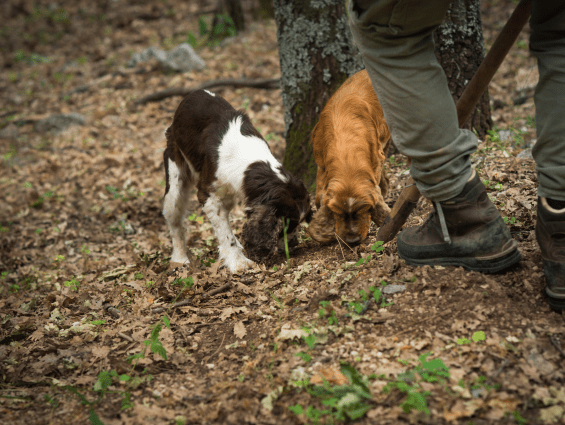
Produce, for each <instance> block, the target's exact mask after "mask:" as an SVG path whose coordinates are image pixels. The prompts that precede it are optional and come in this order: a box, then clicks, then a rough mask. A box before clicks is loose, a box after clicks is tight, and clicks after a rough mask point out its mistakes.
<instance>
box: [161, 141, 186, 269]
mask: <svg viewBox="0 0 565 425" xmlns="http://www.w3.org/2000/svg"><path fill="white" fill-rule="evenodd" d="M173 156H174V154H173V149H172V148H167V149H166V150H165V153H164V155H163V158H164V162H165V178H166V189H165V200H164V203H163V215H164V216H165V220H166V221H167V224H168V225H169V230H170V232H171V238H172V240H173V255H172V256H171V262H174V263H184V264H188V263H190V262H189V260H188V254H187V249H186V237H185V233H186V232H185V228H184V224H183V221H184V218H185V217H186V215H187V213H188V197H189V195H190V189H191V188H192V186H193V183H192V176H191V175H190V171H189V170H188V167H187V165H186V164H185V163H184V162H181V161H182V160H181V161H175V160H174V157H173ZM179 162H180V164H179Z"/></svg>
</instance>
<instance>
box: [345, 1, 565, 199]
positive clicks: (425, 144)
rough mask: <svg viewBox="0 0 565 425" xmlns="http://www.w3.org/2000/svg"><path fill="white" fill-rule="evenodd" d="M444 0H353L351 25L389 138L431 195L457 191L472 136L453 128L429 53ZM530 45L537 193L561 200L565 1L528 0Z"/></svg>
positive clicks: (445, 91) (449, 102)
mask: <svg viewBox="0 0 565 425" xmlns="http://www.w3.org/2000/svg"><path fill="white" fill-rule="evenodd" d="M449 3H450V1H449V0H427V1H421V0H351V1H350V2H349V5H348V13H349V24H350V27H351V31H352V33H353V38H354V40H355V43H356V44H357V47H358V48H359V50H360V52H361V55H362V57H363V62H364V63H365V68H366V69H367V71H368V73H369V76H370V77H371V81H372V82H373V87H374V89H375V92H376V94H377V96H378V98H379V101H380V102H381V104H382V106H383V110H384V115H385V119H386V121H387V124H388V126H389V129H390V131H391V134H392V138H393V141H394V144H395V145H396V147H397V148H398V150H399V151H400V152H401V153H403V154H404V155H407V156H409V157H410V158H411V159H412V166H411V169H410V172H411V174H412V177H413V178H414V180H415V181H416V184H417V185H418V189H419V190H420V192H421V193H422V195H424V196H425V197H426V198H428V199H430V200H432V201H444V200H447V199H450V198H452V197H454V196H456V195H458V194H459V193H460V192H461V190H462V189H463V186H464V185H465V183H466V182H467V180H468V179H469V177H470V175H471V173H472V169H471V162H470V158H469V156H470V154H471V153H473V152H474V151H475V150H476V149H477V142H478V141H477V138H476V136H475V135H474V134H473V133H472V132H471V131H468V130H462V129H459V127H458V122H457V112H456V109H455V103H454V101H453V98H452V97H451V94H450V92H449V88H448V86H447V78H446V76H445V74H444V72H443V69H442V68H441V66H440V65H439V63H438V62H437V60H436V57H435V54H434V42H433V36H432V32H433V31H434V30H435V29H436V28H437V27H438V26H439V25H440V24H441V22H442V21H443V19H444V17H445V13H446V11H447V8H448V6H449ZM530 26H531V29H532V32H531V38H530V49H531V51H532V53H533V54H534V55H535V56H536V57H537V59H538V67H539V71H540V81H539V83H538V85H537V88H536V94H535V98H534V100H535V105H536V120H537V138H538V140H537V143H536V145H535V147H534V149H533V155H534V159H535V160H536V163H537V171H538V180H539V190H538V194H539V195H540V196H542V197H549V198H553V199H557V200H565V0H540V1H536V0H533V4H532V16H531V19H530Z"/></svg>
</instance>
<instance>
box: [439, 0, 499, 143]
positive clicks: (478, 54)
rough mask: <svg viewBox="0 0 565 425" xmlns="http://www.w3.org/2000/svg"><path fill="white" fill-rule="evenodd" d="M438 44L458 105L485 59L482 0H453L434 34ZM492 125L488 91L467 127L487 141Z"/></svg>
mask: <svg viewBox="0 0 565 425" xmlns="http://www.w3.org/2000/svg"><path fill="white" fill-rule="evenodd" d="M434 41H435V44H436V48H435V50H436V57H437V60H438V61H439V63H440V64H441V66H442V67H443V70H444V71H445V74H446V75H447V79H448V81H449V90H450V91H451V95H452V96H453V99H454V100H455V101H456V102H457V99H459V97H461V94H462V93H463V90H464V89H465V86H466V85H467V84H468V82H469V81H470V80H471V78H472V77H473V75H474V73H475V71H476V70H477V68H478V67H479V65H480V64H481V62H482V60H483V59H484V56H485V48H484V40H483V31H482V27H481V11H480V0H453V2H452V3H451V5H450V6H449V10H448V12H447V17H446V19H445V20H444V21H443V23H442V24H441V26H440V27H439V28H438V29H437V30H436V31H435V33H434ZM492 125H493V123H492V118H491V115H490V98H489V94H488V89H487V90H486V91H485V93H484V94H483V96H482V97H481V99H480V100H479V103H478V104H477V107H476V108H475V110H474V112H473V113H472V114H471V117H470V118H469V119H468V120H467V123H466V124H465V125H464V126H463V128H466V129H470V130H474V131H476V133H477V135H478V136H479V138H483V137H484V136H486V134H487V131H488V130H490V129H491V128H492Z"/></svg>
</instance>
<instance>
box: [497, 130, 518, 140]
mask: <svg viewBox="0 0 565 425" xmlns="http://www.w3.org/2000/svg"><path fill="white" fill-rule="evenodd" d="M498 137H500V141H501V142H511V141H512V140H514V133H512V132H511V131H510V130H500V131H499V132H498Z"/></svg>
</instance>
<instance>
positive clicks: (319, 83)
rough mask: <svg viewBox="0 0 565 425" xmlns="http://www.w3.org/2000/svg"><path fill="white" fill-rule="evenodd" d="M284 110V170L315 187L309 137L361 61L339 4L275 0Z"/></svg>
mask: <svg viewBox="0 0 565 425" xmlns="http://www.w3.org/2000/svg"><path fill="white" fill-rule="evenodd" d="M274 5H275V19H276V22H277V39H278V44H279V57H280V63H281V86H282V90H283V103H284V108H285V126H286V130H285V138H286V150H285V158H284V166H285V167H286V168H287V169H288V170H289V171H290V172H291V173H293V174H295V175H296V176H298V177H300V178H302V179H303V180H304V183H305V184H306V186H307V187H309V188H311V189H313V188H314V187H315V186H314V185H315V181H316V171H317V166H316V163H315V161H314V154H313V152H312V145H311V141H310V135H311V133H312V129H313V128H314V126H315V125H316V123H317V122H318V117H319V115H320V112H321V111H322V108H323V107H324V105H325V104H326V102H327V101H328V100H329V98H330V97H331V95H332V94H333V93H334V92H335V91H336V90H337V89H338V87H339V86H340V85H341V84H342V83H343V82H344V81H345V80H346V79H347V77H349V76H350V75H352V74H354V73H355V72H357V71H359V70H361V69H363V62H362V60H361V57H360V55H359V53H358V50H357V48H356V47H355V46H354V44H353V40H352V37H351V32H350V30H349V25H348V23H347V14H346V11H345V2H344V1H343V0H275V1H274Z"/></svg>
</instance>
